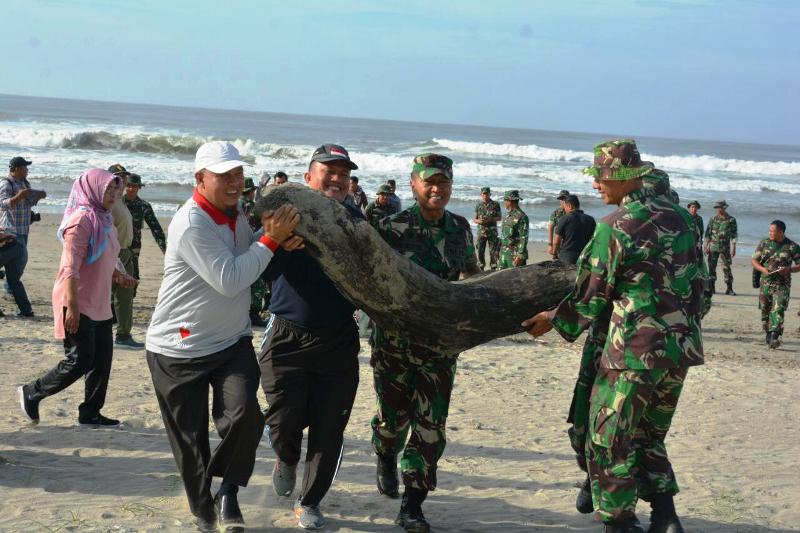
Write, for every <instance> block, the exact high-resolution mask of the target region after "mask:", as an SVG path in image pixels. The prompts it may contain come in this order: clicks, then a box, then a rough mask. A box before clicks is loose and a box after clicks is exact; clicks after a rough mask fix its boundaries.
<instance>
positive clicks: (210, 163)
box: [194, 141, 250, 174]
mask: <svg viewBox="0 0 800 533" xmlns="http://www.w3.org/2000/svg"><path fill="white" fill-rule="evenodd" d="M240 158H241V156H240V155H239V150H237V149H236V147H235V146H234V145H232V144H231V143H229V142H226V141H211V142H207V143H205V144H203V145H202V146H201V147H200V148H198V149H197V154H196V155H195V156H194V171H195V172H199V171H201V170H203V169H204V168H205V169H207V170H210V171H211V172H213V173H215V174H224V173H225V172H227V171H229V170H230V169H232V168H236V167H243V166H250V164H249V163H245V162H244V161H242V160H241V159H240Z"/></svg>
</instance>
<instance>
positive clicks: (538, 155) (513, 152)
mask: <svg viewBox="0 0 800 533" xmlns="http://www.w3.org/2000/svg"><path fill="white" fill-rule="evenodd" d="M433 141H434V142H435V143H436V144H437V145H439V146H441V147H442V148H446V149H448V150H451V151H453V152H463V153H470V154H478V155H480V154H484V155H491V156H499V157H516V158H522V159H531V160H534V161H552V162H568V163H585V164H589V163H590V162H591V161H592V154H591V152H576V151H573V150H560V149H557V148H547V147H543V146H538V145H536V144H528V145H520V144H493V143H478V142H465V141H453V140H450V139H433ZM642 158H643V159H645V160H647V161H652V162H653V163H655V165H656V166H657V167H659V168H662V169H664V170H667V171H669V170H684V171H695V172H736V173H740V174H764V175H770V176H793V175H800V162H794V161H751V160H746V159H724V158H720V157H715V156H712V155H668V156H658V155H650V154H642Z"/></svg>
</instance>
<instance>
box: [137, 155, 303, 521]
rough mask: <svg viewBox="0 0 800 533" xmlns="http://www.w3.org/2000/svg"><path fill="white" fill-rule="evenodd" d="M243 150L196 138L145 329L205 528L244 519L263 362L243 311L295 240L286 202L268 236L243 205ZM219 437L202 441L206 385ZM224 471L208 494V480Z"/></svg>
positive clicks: (270, 222) (267, 220)
mask: <svg viewBox="0 0 800 533" xmlns="http://www.w3.org/2000/svg"><path fill="white" fill-rule="evenodd" d="M246 164H247V163H245V162H243V161H241V159H240V156H239V152H238V151H237V150H236V148H235V147H234V146H233V145H231V144H230V143H227V142H223V141H213V142H209V143H206V144H204V145H202V146H201V147H200V148H199V149H198V150H197V155H196V157H195V181H196V187H195V190H194V194H193V195H192V198H191V199H190V200H188V201H187V202H186V203H185V204H184V205H183V206H182V207H181V208H180V209H179V210H178V212H177V213H176V214H175V217H174V218H173V219H172V222H171V223H170V226H169V232H168V237H167V250H166V253H165V255H164V279H163V281H162V283H161V288H160V289H159V292H158V302H157V303H156V308H155V311H154V312H153V317H152V320H151V322H150V327H149V329H148V332H147V343H146V348H147V363H148V366H149V367H150V373H151V375H152V379H153V385H154V388H155V392H156V398H157V399H158V404H159V407H160V409H161V416H162V418H163V420H164V426H165V428H166V430H167V436H168V438H169V443H170V446H171V448H172V453H173V455H174V457H175V461H176V463H177V465H178V470H179V471H180V473H181V478H182V479H183V484H184V488H185V490H186V495H187V497H188V500H189V507H190V509H191V511H192V513H193V514H194V515H195V516H196V517H197V524H198V527H199V529H200V530H201V531H217V529H216V528H217V518H219V525H220V527H221V529H222V530H223V531H227V530H228V528H229V527H233V528H234V529H235V528H237V526H241V525H242V524H243V523H244V520H243V519H242V514H241V511H240V510H239V505H238V501H237V496H236V495H237V492H238V488H239V487H240V486H246V485H247V482H248V480H249V478H250V475H251V474H252V471H253V466H254V463H255V453H256V447H257V446H258V442H259V440H260V439H261V434H262V431H263V427H264V416H263V414H262V412H261V408H260V407H259V405H258V400H257V398H256V391H257V390H258V384H259V368H258V363H257V361H256V357H255V352H254V351H253V344H252V331H251V329H250V318H249V316H248V309H249V306H250V285H251V284H252V283H253V282H254V281H255V280H256V278H258V276H259V275H260V274H261V272H262V271H263V270H264V269H265V268H266V266H267V265H268V264H269V262H270V260H271V259H272V257H273V252H274V251H275V250H276V249H277V248H278V246H281V245H282V246H283V247H284V248H286V249H288V250H293V249H296V248H297V247H299V246H301V244H302V240H301V239H300V238H299V237H297V236H294V235H292V230H293V229H294V228H295V226H296V225H297V223H298V221H299V214H298V213H297V210H296V209H295V208H294V207H291V206H283V207H281V208H280V209H278V210H277V211H275V212H274V213H271V214H265V216H264V217H263V218H262V221H261V222H262V225H263V228H264V235H263V236H262V237H260V238H258V239H254V236H253V231H252V230H251V229H250V226H249V224H248V223H247V220H246V219H245V218H244V215H243V214H242V212H241V211H240V210H239V207H238V206H239V198H240V196H241V193H242V188H243V187H244V170H243V166H244V165H246ZM209 387H211V389H212V391H213V409H212V417H213V419H214V424H215V426H216V428H217V433H218V434H219V436H220V438H221V439H222V441H221V442H220V443H219V444H218V445H217V447H216V449H215V450H214V451H213V452H212V451H211V450H210V446H209V442H208V389H209ZM214 476H217V477H220V478H222V480H221V481H222V483H221V485H220V489H219V492H218V493H217V495H216V496H215V497H214V498H212V496H211V481H212V478H213V477H214Z"/></svg>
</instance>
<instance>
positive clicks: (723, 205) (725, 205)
mask: <svg viewBox="0 0 800 533" xmlns="http://www.w3.org/2000/svg"><path fill="white" fill-rule="evenodd" d="M718 207H721V208H722V209H727V208H728V202H726V201H725V200H720V201H719V202H717V203H715V204H714V209H716V208H718Z"/></svg>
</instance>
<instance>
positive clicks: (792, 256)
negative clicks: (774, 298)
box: [753, 237, 800, 288]
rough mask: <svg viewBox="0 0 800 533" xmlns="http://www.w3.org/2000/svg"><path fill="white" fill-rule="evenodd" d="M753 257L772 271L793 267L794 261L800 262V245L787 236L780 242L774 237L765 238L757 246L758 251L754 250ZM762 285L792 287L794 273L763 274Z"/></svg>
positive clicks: (795, 262)
mask: <svg viewBox="0 0 800 533" xmlns="http://www.w3.org/2000/svg"><path fill="white" fill-rule="evenodd" d="M753 259H755V260H756V262H757V263H758V264H760V265H762V266H764V267H766V268H767V270H769V271H770V272H773V271H775V270H778V269H779V268H781V267H791V266H792V262H794V264H796V265H797V264H800V246H798V245H797V243H796V242H794V241H793V240H791V239H788V238H786V237H784V238H783V242H780V243H778V242H775V241H773V240H772V239H764V240H762V241H761V242H760V243H758V246H756V251H755V252H753ZM761 286H762V287H765V286H768V287H770V288H778V287H791V286H792V275H791V274H789V275H788V276H781V275H780V274H772V275H770V276H768V275H766V274H764V275H762V276H761Z"/></svg>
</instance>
